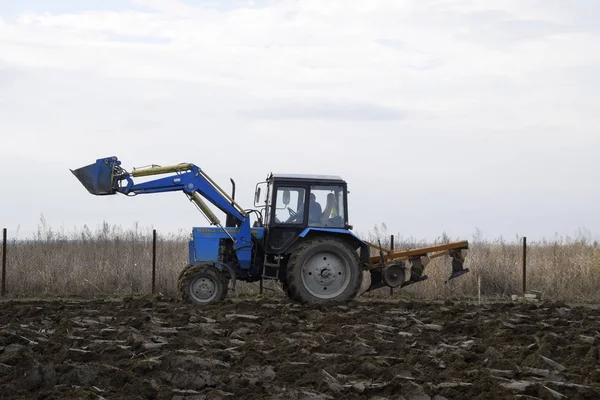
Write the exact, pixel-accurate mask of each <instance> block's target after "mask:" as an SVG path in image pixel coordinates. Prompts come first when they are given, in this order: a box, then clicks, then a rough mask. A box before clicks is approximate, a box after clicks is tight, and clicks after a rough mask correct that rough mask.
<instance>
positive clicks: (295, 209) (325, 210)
mask: <svg viewBox="0 0 600 400" xmlns="http://www.w3.org/2000/svg"><path fill="white" fill-rule="evenodd" d="M263 190H265V196H264V197H262V201H263V202H264V203H263V204H264V206H263V207H264V225H265V227H266V228H267V232H268V233H267V235H266V236H267V237H266V239H267V240H266V251H267V253H282V252H285V250H286V249H287V248H288V247H289V245H290V244H292V243H293V242H294V240H295V239H296V238H297V237H298V236H299V235H301V234H302V233H303V232H305V231H306V230H307V229H309V228H313V229H319V230H324V229H350V227H349V225H348V197H347V192H348V191H347V184H346V182H345V181H344V180H343V179H342V178H341V177H339V176H330V175H287V174H271V175H269V177H268V178H267V180H266V182H262V183H260V184H258V185H257V190H256V199H255V200H256V201H257V203H258V202H260V200H261V193H262V191H263ZM255 205H257V206H258V204H255Z"/></svg>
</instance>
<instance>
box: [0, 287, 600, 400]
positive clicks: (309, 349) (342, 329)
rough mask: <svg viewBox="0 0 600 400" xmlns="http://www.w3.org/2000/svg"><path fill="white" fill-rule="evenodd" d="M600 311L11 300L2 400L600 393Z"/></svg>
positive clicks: (2, 333)
mask: <svg viewBox="0 0 600 400" xmlns="http://www.w3.org/2000/svg"><path fill="white" fill-rule="evenodd" d="M599 352H600V311H599V310H597V309H592V308H584V307H574V306H567V305H565V304H555V303H537V304H536V303H526V304H523V303H508V304H504V303H502V304H492V305H484V306H473V305H467V304H464V303H456V304H451V303H446V304H433V303H414V302H375V301H357V302H353V303H350V304H345V305H329V306H306V305H299V304H296V303H292V302H289V301H287V300H284V299H272V298H271V299H269V298H267V299H261V300H256V299H243V300H238V299H236V300H235V301H233V300H226V301H225V302H223V303H221V304H220V305H218V306H211V307H208V308H203V309H194V308H191V307H187V306H184V305H182V304H181V303H179V302H177V301H169V300H165V299H158V298H155V299H152V298H151V299H132V298H126V299H124V300H123V301H114V300H113V301H109V300H107V301H100V300H98V301H67V300H64V301H29V302H25V301H7V302H2V303H0V398H7V399H8V398H9V399H102V398H104V399H207V400H208V399H282V400H283V399H407V400H408V399H411V400H417V399H419V400H420V399H424V400H426V399H438V400H442V399H444V398H445V399H519V398H521V399H550V400H553V399H557V400H560V399H590V400H591V399H598V398H600V362H599V358H598V357H599Z"/></svg>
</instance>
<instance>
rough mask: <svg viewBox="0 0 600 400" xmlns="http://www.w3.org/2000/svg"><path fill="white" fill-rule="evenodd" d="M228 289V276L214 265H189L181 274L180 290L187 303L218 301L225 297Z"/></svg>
mask: <svg viewBox="0 0 600 400" xmlns="http://www.w3.org/2000/svg"><path fill="white" fill-rule="evenodd" d="M227 290H228V280H227V277H226V276H225V274H223V272H221V271H219V270H218V269H217V268H215V267H213V266H212V265H189V266H187V267H186V268H185V269H184V270H183V271H182V272H181V274H180V276H179V292H180V294H181V297H182V300H183V301H184V302H185V303H189V304H193V305H196V306H205V305H208V304H213V303H217V302H220V301H223V300H224V299H225V297H226V296H227Z"/></svg>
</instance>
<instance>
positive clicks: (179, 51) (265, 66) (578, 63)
mask: <svg viewBox="0 0 600 400" xmlns="http://www.w3.org/2000/svg"><path fill="white" fill-rule="evenodd" d="M135 3H136V8H135V9H133V8H132V10H130V11H121V12H117V11H98V10H94V11H88V12H77V13H41V12H39V13H35V12H27V13H23V14H19V15H17V16H15V17H2V19H0V139H1V140H2V146H1V147H0V155H1V156H2V157H3V158H2V161H0V163H1V166H2V169H5V170H7V169H10V165H9V162H14V160H15V157H16V158H18V159H19V160H20V161H23V160H29V162H30V164H29V165H30V166H31V168H32V170H31V173H32V174H35V173H36V172H34V171H38V172H37V173H38V174H42V176H44V179H45V180H46V181H52V179H53V178H52V177H54V176H56V174H63V172H64V171H63V170H64V166H65V165H67V164H68V165H69V166H70V167H74V166H77V165H78V164H81V165H83V164H86V163H89V162H93V160H94V159H95V158H96V157H103V156H106V155H113V154H116V155H118V156H119V157H120V158H121V159H122V160H123V161H124V163H126V164H128V165H131V164H130V162H131V163H133V165H140V164H148V163H153V162H154V163H163V164H167V163H169V162H180V161H182V160H185V161H193V162H197V163H198V164H199V165H202V166H207V169H209V170H211V171H213V172H214V174H215V175H216V176H215V178H218V180H219V181H220V182H228V178H229V176H235V177H236V180H238V192H239V193H246V198H247V199H248V202H247V203H248V204H251V203H250V201H251V194H252V190H253V187H254V182H255V181H257V180H260V179H262V178H264V176H265V175H266V173H267V172H269V171H271V170H274V171H288V172H295V171H297V172H316V173H335V174H341V175H344V176H346V177H347V178H348V180H349V181H350V182H351V185H352V186H353V188H354V189H353V194H352V196H353V204H354V205H355V206H356V208H355V209H353V210H351V211H352V215H353V221H354V223H355V225H356V226H357V227H360V228H359V229H360V230H362V231H365V230H367V229H369V228H370V227H371V226H372V225H373V224H376V223H378V222H380V221H382V220H385V221H386V222H388V225H389V226H390V229H392V230H394V229H395V230H403V231H404V230H406V231H407V233H406V235H408V236H410V235H413V234H414V235H416V236H423V237H431V236H436V235H438V234H439V233H440V231H441V230H443V229H446V230H448V231H451V232H456V234H457V235H468V234H470V233H472V232H473V231H474V229H475V227H476V226H479V227H481V228H482V229H483V231H484V232H490V233H491V234H492V235H494V234H504V235H507V236H510V235H511V234H512V233H513V232H514V230H519V231H520V232H519V233H524V232H523V231H526V232H530V236H531V234H534V233H533V232H535V234H539V235H552V234H553V233H554V231H567V232H572V231H573V230H574V229H576V228H577V227H579V226H580V225H587V226H588V227H593V226H594V224H598V223H600V212H599V211H597V210H594V209H593V208H586V207H584V205H585V204H588V203H586V202H591V201H596V200H600V189H597V188H596V187H595V186H593V185H590V184H589V183H590V182H594V181H598V180H599V178H600V172H598V171H600V170H598V169H595V168H594V165H593V163H594V160H596V159H597V158H598V156H599V155H600V154H599V153H598V150H597V149H599V148H600V147H599V146H600V135H598V134H597V126H598V117H597V112H596V110H597V109H598V106H600V104H599V103H600V101H599V100H598V96H597V95H596V93H597V89H600V80H599V78H598V77H597V74H596V72H595V71H597V68H598V66H599V64H600V53H598V52H597V51H595V49H596V48H598V34H599V33H598V30H597V29H595V27H594V26H595V25H594V24H592V23H590V17H589V14H590V12H589V10H588V7H590V3H587V2H571V3H569V4H570V6H565V5H564V4H565V3H562V2H553V3H552V6H551V7H550V6H547V4H548V3H547V2H542V1H538V0H531V1H516V0H514V1H512V0H511V1H505V0H503V1H500V0H494V1H491V0H490V1H486V2H482V1H475V0H437V1H420V0H412V1H395V0H394V1H391V0H390V1H383V0H378V1H369V2H358V3H353V2H347V1H341V0H339V1H327V2H322V1H316V0H306V1H287V0H286V1H278V2H266V3H263V2H261V3H260V4H251V3H250V2H239V3H237V4H238V6H237V7H233V6H230V7H226V8H223V3H219V2H214V3H212V4H210V5H207V4H208V3H206V4H205V5H203V6H200V5H190V4H185V3H183V2H181V1H176V0H138V1H136V2H135ZM86 140H87V141H91V142H90V143H92V145H87V144H85V141H86ZM315 143H316V144H318V146H316V145H315ZM317 156H319V157H323V159H322V160H319V159H316V158H315V159H311V158H312V157H317ZM9 157H13V158H9ZM9 160H12V161H9ZM57 160H58V161H57ZM56 163H58V164H56ZM59 164H60V165H59ZM53 165H54V166H53ZM53 168H54V169H53ZM39 171H41V172H39ZM11 176H12V175H11V174H6V175H5V176H4V178H5V179H11ZM61 176H62V175H61ZM65 179H67V180H66V181H64V182H65V184H66V185H69V183H68V182H70V181H69V179H71V177H68V176H67V177H66V178H65ZM15 184H16V185H25V182H24V181H19V182H16V183H15ZM19 187H21V186H19ZM24 187H25V186H23V188H24ZM69 187H70V188H69V189H68V190H69V192H68V195H65V194H64V193H61V194H58V193H56V194H53V193H52V191H51V190H49V192H48V193H47V196H48V197H47V199H46V202H45V204H46V206H47V207H50V208H51V209H53V210H55V211H54V214H53V215H54V217H55V218H56V220H61V221H75V220H77V221H82V220H85V218H86V216H85V213H83V212H75V211H71V212H70V213H66V212H60V211H59V210H60V207H61V205H62V204H64V202H65V200H64V199H65V198H69V197H71V196H74V198H78V199H81V200H82V201H88V202H90V203H91V202H93V204H94V205H95V207H98V212H97V214H95V215H94V218H96V219H97V218H102V217H103V216H104V215H106V213H107V212H108V210H109V208H110V211H111V212H115V211H114V206H113V204H114V202H113V200H111V201H108V202H105V200H102V199H100V200H98V199H88V198H87V197H89V195H88V194H87V193H81V192H77V190H78V189H79V190H80V191H81V188H75V187H71V186H69ZM374 193H376V194H377V195H376V196H375V195H374ZM573 193H577V194H578V195H577V196H573V195H572V194H573ZM11 196H14V198H12V200H11V204H19V201H20V200H19V199H21V198H22V197H24V196H26V194H25V191H19V190H17V191H15V192H13V194H11ZM77 196H81V197H77ZM86 196H87V197H86ZM150 197H151V198H152V196H150ZM162 198H165V197H162ZM162 198H161V199H162ZM167 198H169V199H170V198H171V197H167ZM85 199H87V200H85ZM161 199H156V200H153V199H148V200H139V199H135V200H130V199H125V200H124V202H123V203H122V204H123V205H122V206H120V207H119V210H122V213H120V214H119V217H118V218H117V216H115V219H117V220H118V219H119V218H122V219H123V220H131V219H132V218H142V217H143V212H148V213H154V214H153V218H154V219H152V220H153V221H158V220H159V219H160V221H161V224H163V225H162V226H164V227H165V229H166V227H172V226H182V225H183V226H186V224H189V220H190V219H189V218H190V217H189V214H188V213H187V211H179V210H178V209H177V208H175V209H174V210H171V213H170V215H169V216H168V217H167V216H162V217H160V216H158V215H157V214H159V211H157V209H156V207H155V204H156V203H154V202H160V201H163V200H161ZM375 199H376V200H377V201H378V204H379V205H378V206H377V207H375V208H373V207H372V206H373V204H372V202H373V201H374V200H375ZM114 201H117V200H114ZM165 201H166V200H165ZM584 203H585V204H584ZM109 204H110V206H109ZM119 204H121V203H119ZM125 204H126V205H125ZM161 204H162V203H161ZM589 204H592V203H589ZM185 205H186V204H182V207H185ZM103 207H106V208H103ZM453 207H457V208H458V209H460V210H463V211H461V212H460V213H459V214H458V215H455V214H453V213H452V210H453ZM534 207H535V208H536V210H537V212H538V216H537V217H535V218H533V217H531V215H532V214H531V213H530V212H527V209H532V208H534ZM524 208H525V210H524ZM27 210H28V212H36V213H37V212H38V211H39V212H41V211H43V210H42V209H41V208H38V209H35V211H34V209H32V208H27ZM142 210H143V212H142ZM150 210H155V211H150ZM407 210H410V211H407ZM540 210H541V211H540ZM192 211H193V210H192ZM86 212H89V210H88V211H86ZM120 212H121V211H120ZM71 213H75V214H77V215H71ZM128 213H129V214H128ZM557 215H569V217H568V218H566V217H565V218H562V219H561V218H558V217H557ZM170 217H172V218H173V221H172V222H170V221H169V220H168V219H169V218H170ZM13 218H14V219H13V220H12V221H13V223H15V224H16V223H18V222H19V221H18V217H13ZM49 220H51V218H49ZM519 221H523V222H522V223H520V222H519ZM552 221H556V223H553V222H552ZM482 224H483V225H482Z"/></svg>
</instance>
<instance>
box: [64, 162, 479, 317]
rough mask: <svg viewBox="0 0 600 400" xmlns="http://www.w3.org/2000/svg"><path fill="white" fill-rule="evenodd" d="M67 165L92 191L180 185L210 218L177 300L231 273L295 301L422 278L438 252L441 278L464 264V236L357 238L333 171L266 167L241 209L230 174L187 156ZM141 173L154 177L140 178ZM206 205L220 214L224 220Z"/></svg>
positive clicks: (222, 287) (208, 289)
mask: <svg viewBox="0 0 600 400" xmlns="http://www.w3.org/2000/svg"><path fill="white" fill-rule="evenodd" d="M71 172H72V173H73V175H75V177H76V178H77V179H78V180H79V182H80V183H81V184H82V185H83V186H84V187H85V188H86V189H87V191H88V192H89V193H91V194H92V195H96V196H106V195H117V194H121V195H125V196H135V195H139V194H156V193H164V192H182V193H183V194H184V195H185V196H186V197H187V199H188V200H189V201H190V202H191V203H192V204H193V205H194V206H196V207H197V209H198V210H199V211H200V213H201V214H203V215H204V217H205V218H206V219H207V220H208V221H209V222H210V224H209V226H203V227H192V229H191V234H190V240H189V243H188V250H189V255H188V263H187V265H184V266H182V267H181V271H180V274H179V277H178V287H179V291H180V295H181V299H182V301H184V302H186V303H189V304H192V305H195V306H203V305H208V304H214V303H218V302H219V301H222V300H223V299H225V298H226V296H227V293H228V290H235V288H236V282H237V281H245V282H256V281H261V282H262V281H263V280H265V279H271V280H276V281H278V282H280V283H281V284H282V286H283V288H284V291H285V293H286V294H287V296H288V297H289V298H290V299H291V300H294V301H297V302H300V303H327V302H340V301H350V300H353V299H354V298H355V297H356V296H357V295H358V294H359V291H360V287H361V283H362V280H363V277H364V275H365V274H370V277H371V285H370V287H369V288H368V289H367V291H372V290H376V289H379V288H382V287H392V288H404V287H406V286H408V285H412V284H415V283H418V282H422V281H424V280H426V279H428V277H427V275H425V274H424V272H425V269H426V267H427V265H428V264H429V263H430V262H431V260H433V259H435V258H438V257H442V256H449V258H450V259H451V260H452V261H451V272H450V275H449V276H448V279H447V281H449V280H451V279H455V278H458V277H460V276H461V275H463V274H465V273H467V272H468V271H469V270H468V269H467V268H465V267H464V262H465V257H466V254H467V251H468V248H469V244H468V242H467V241H459V242H452V243H445V244H442V245H439V246H432V247H422V248H416V249H410V250H403V251H393V250H391V249H386V248H383V247H381V246H380V245H375V244H373V243H370V242H367V241H365V240H363V239H361V238H360V237H358V236H357V235H356V234H355V233H354V232H353V231H352V230H353V226H352V225H351V224H350V223H349V212H348V189H347V183H346V181H345V180H343V179H342V178H341V177H339V176H334V175H306V174H273V173H270V174H269V175H268V176H267V177H266V179H265V180H264V181H262V182H259V183H258V184H257V185H256V190H255V193H254V208H243V207H241V206H240V205H239V204H238V202H237V201H236V200H235V182H234V181H233V180H231V183H232V192H231V194H229V193H227V192H226V191H225V190H223V189H222V188H221V187H220V186H219V185H218V184H217V183H216V182H215V181H214V180H213V179H212V178H210V177H209V176H208V174H207V173H206V172H205V171H204V170H203V169H202V168H200V167H198V166H197V165H195V164H192V163H182V164H176V165H169V166H157V165H152V166H149V167H144V168H140V169H133V170H132V171H131V172H129V171H127V170H125V169H124V168H123V167H122V166H121V161H119V160H118V158H117V157H106V158H99V159H97V160H96V162H95V163H93V164H90V165H87V166H84V167H81V168H78V169H75V170H71ZM144 177H145V178H147V177H152V178H151V179H150V180H147V181H144V182H140V181H139V178H144ZM209 204H211V205H212V206H213V207H216V208H217V209H218V210H219V211H221V212H223V213H224V214H225V215H226V219H225V223H223V222H222V221H221V220H220V219H219V218H218V217H217V215H216V214H215V213H214V212H213V210H212V209H211V207H209ZM251 217H254V222H252V221H251V220H252V218H251ZM373 251H375V252H378V255H375V256H373V255H372V253H373ZM447 281H446V282H447ZM230 288H231V289H230Z"/></svg>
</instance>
